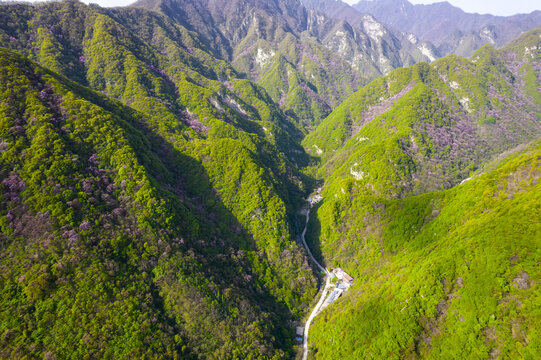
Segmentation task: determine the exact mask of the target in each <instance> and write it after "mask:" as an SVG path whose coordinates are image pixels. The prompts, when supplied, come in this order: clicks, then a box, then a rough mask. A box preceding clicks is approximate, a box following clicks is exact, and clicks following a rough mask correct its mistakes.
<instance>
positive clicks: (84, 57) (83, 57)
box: [79, 55, 86, 64]
mask: <svg viewBox="0 0 541 360" xmlns="http://www.w3.org/2000/svg"><path fill="white" fill-rule="evenodd" d="M79 62H80V63H83V64H84V63H86V56H84V55H81V56H79Z"/></svg>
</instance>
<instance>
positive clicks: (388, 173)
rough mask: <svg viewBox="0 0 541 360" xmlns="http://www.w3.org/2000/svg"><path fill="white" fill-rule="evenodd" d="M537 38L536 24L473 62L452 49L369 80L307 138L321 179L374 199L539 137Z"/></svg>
mask: <svg viewBox="0 0 541 360" xmlns="http://www.w3.org/2000/svg"><path fill="white" fill-rule="evenodd" d="M540 34H541V29H540V28H537V29H536V30H533V31H531V32H529V33H527V34H524V35H523V36H522V37H521V38H520V39H518V40H516V41H515V42H514V43H511V44H509V46H508V47H506V48H504V49H502V50H500V51H496V50H494V49H492V48H491V47H490V46H485V47H483V48H482V49H480V50H479V51H478V52H477V53H476V54H475V55H474V56H473V57H472V58H471V59H470V60H468V59H465V58H461V57H458V56H454V55H452V56H448V57H446V58H442V59H439V60H438V61H436V62H434V63H433V64H431V65H427V64H425V63H420V64H416V65H414V66H412V67H410V68H404V69H398V70H395V71H394V72H392V73H391V74H389V75H388V76H387V77H382V78H379V79H377V80H375V81H373V82H372V83H370V84H369V85H367V86H366V87H364V88H363V89H361V90H360V91H358V92H357V93H355V94H354V95H352V96H351V97H350V98H348V99H347V100H346V101H344V102H343V103H342V104H341V105H340V106H339V107H338V108H336V109H335V110H334V111H333V113H332V114H331V115H330V116H329V117H328V118H326V119H325V121H324V122H323V123H322V124H321V125H320V126H318V128H316V129H315V131H314V132H312V133H311V134H309V135H308V136H307V137H306V139H305V140H304V145H305V147H306V148H307V149H308V151H309V152H311V153H312V154H313V155H320V156H321V158H322V161H323V163H322V166H321V168H320V170H319V171H320V174H321V176H324V177H327V176H331V178H333V177H344V176H347V177H350V178H354V177H362V178H363V179H357V180H359V181H361V182H363V183H366V184H367V185H368V186H369V187H370V188H371V189H372V192H373V193H374V194H378V195H381V196H393V197H397V196H404V195H406V194H409V193H421V192H426V191H434V190H439V189H442V188H449V187H451V186H454V185H456V184H458V183H459V182H460V181H462V180H463V179H465V178H467V177H468V176H469V173H470V172H471V171H473V170H475V169H477V168H478V167H479V166H480V165H481V164H482V163H483V162H484V161H486V160H488V159H490V158H491V157H492V156H494V155H497V154H500V153H502V152H504V151H506V150H507V149H510V148H512V147H514V146H516V145H518V144H521V143H524V142H527V141H530V140H532V139H534V138H536V137H537V136H539V134H540V133H541V125H540V123H539V113H540V112H541V102H540V98H539V91H538V86H539V73H540V70H541V65H540V57H541V55H540V53H539V51H538V50H537V49H539V47H540V44H541V43H540V41H541V38H540V37H539V35H540ZM354 173H358V174H366V176H361V175H354ZM331 174H332V175H331Z"/></svg>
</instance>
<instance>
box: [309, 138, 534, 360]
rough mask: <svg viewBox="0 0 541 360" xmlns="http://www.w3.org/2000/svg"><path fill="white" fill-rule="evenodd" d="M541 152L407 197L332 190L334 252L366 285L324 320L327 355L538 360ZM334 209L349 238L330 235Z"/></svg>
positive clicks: (321, 348)
mask: <svg viewBox="0 0 541 360" xmlns="http://www.w3.org/2000/svg"><path fill="white" fill-rule="evenodd" d="M540 154H541V147H540V146H539V143H537V144H536V145H532V146H531V147H529V148H528V149H527V150H525V151H523V152H521V153H518V154H514V155H512V156H511V157H510V158H508V159H506V161H505V162H502V164H501V165H500V166H499V167H498V168H497V169H496V170H494V171H491V172H489V173H486V174H483V175H480V176H479V177H477V178H475V179H473V180H470V181H468V182H467V183H465V184H464V185H461V186H458V187H455V188H453V189H451V190H448V191H445V192H439V193H431V194H426V195H421V196H416V197H410V198H406V199H403V200H383V199H379V198H373V197H370V196H365V197H363V196H361V195H360V194H359V193H358V189H357V188H355V187H351V188H349V189H348V188H346V190H345V194H340V193H338V194H337V197H334V196H332V193H327V194H326V196H325V200H324V203H323V205H322V206H321V207H320V208H319V210H318V217H319V219H320V221H321V224H322V225H321V226H322V231H321V234H320V239H321V240H322V245H321V246H322V248H323V253H324V254H325V258H326V259H327V261H329V262H330V261H334V262H335V263H336V264H337V265H340V266H342V267H344V268H345V269H346V271H348V272H349V273H350V274H352V276H354V278H355V285H354V287H353V288H352V290H350V291H349V292H348V293H346V295H344V297H343V299H341V300H339V301H338V303H337V304H336V305H333V306H332V307H329V309H328V310H327V311H325V312H324V313H323V314H321V315H320V317H318V318H317V321H316V323H315V326H314V330H313V332H311V335H312V340H311V343H312V346H313V347H314V352H315V354H316V356H315V357H316V358H322V359H326V358H331V357H333V356H336V357H340V358H343V359H348V358H351V359H357V358H367V359H379V358H420V357H422V358H444V359H456V358H461V357H466V358H478V359H487V358H489V352H491V351H492V352H493V353H498V354H502V355H503V354H505V356H507V357H510V358H517V357H524V358H531V359H533V358H535V357H537V356H538V355H539V351H540V347H539V346H540V345H541V344H540V342H539V332H540V331H541V329H540V328H539V323H540V322H539V320H540V319H541V314H540V313H539V311H538V309H539V307H538V306H539V300H538V299H539V296H540V295H541V294H540V293H539V286H538V285H537V284H536V282H535V280H533V279H539V276H540V275H541V274H540V273H539V267H538V262H539V252H538V250H537V249H539V248H540V246H541V243H540V241H541V227H540V226H539V223H538V222H537V221H535V220H534V219H537V218H539V216H541V208H540V207H539V204H540V200H541V197H540V196H541V188H540V183H539V179H540V176H541V163H540V162H539V155H540ZM329 192H330V190H329ZM351 194H354V195H355V197H354V200H352V201H351V200H348V199H350V195H351ZM327 199H328V200H327ZM333 204H334V205H333ZM340 208H341V209H342V211H341V212H338V213H337V212H336V210H335V209H340ZM330 211H334V212H333V214H334V216H335V220H334V224H336V225H335V226H338V228H337V229H336V230H338V231H336V230H330V231H326V229H325V228H326V227H327V226H331V227H332V226H333V225H331V224H332V222H331V221H329V220H328V219H329V216H331V215H330V213H329V212H330ZM327 213H329V215H325V214H327ZM359 219H362V221H359ZM327 224H329V225H327ZM333 259H334V260H333ZM353 259H356V261H355V262H353V261H352V260H353ZM525 274H527V275H525ZM521 279H526V280H524V281H521Z"/></svg>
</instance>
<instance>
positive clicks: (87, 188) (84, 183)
mask: <svg viewBox="0 0 541 360" xmlns="http://www.w3.org/2000/svg"><path fill="white" fill-rule="evenodd" d="M81 187H82V188H83V191H84V192H85V193H89V192H90V191H92V185H91V183H90V180H87V179H84V180H83V181H82V182H81Z"/></svg>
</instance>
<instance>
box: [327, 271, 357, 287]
mask: <svg viewBox="0 0 541 360" xmlns="http://www.w3.org/2000/svg"><path fill="white" fill-rule="evenodd" d="M332 272H333V274H334V275H336V277H337V278H338V280H339V281H338V282H342V283H344V284H347V286H348V287H349V286H350V285H351V283H352V282H353V278H352V277H351V276H349V275H348V274H347V273H346V272H345V271H344V270H342V269H340V268H336V269H333V271H332Z"/></svg>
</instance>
